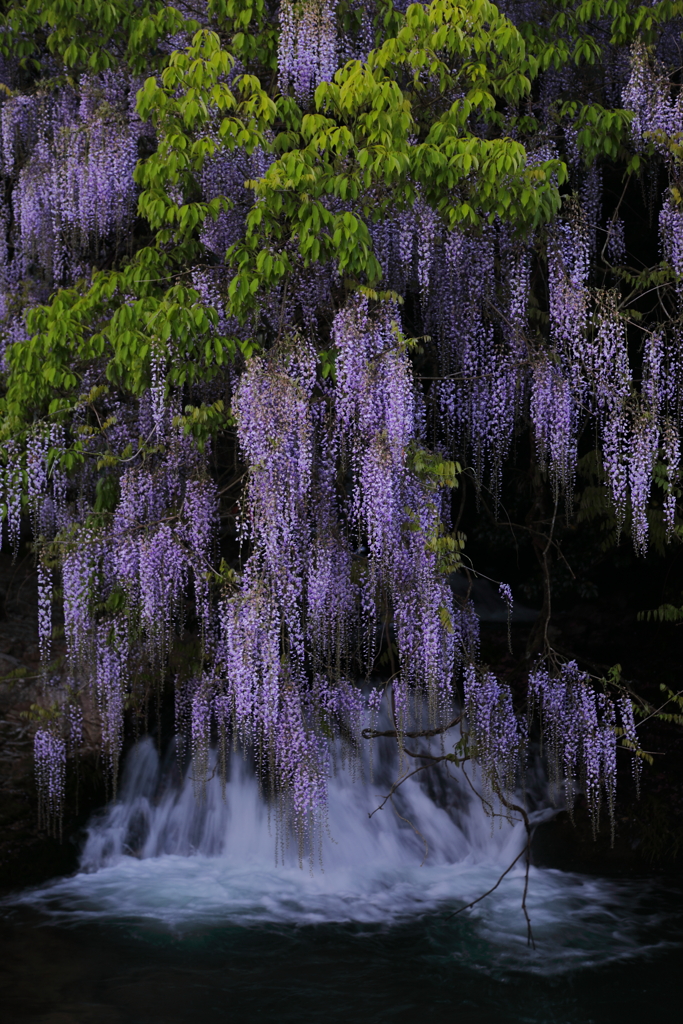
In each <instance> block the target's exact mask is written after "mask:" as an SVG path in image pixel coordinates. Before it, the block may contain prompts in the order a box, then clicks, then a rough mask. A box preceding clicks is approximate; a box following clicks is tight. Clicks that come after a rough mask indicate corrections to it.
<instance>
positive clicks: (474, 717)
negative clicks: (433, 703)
mask: <svg viewBox="0 0 683 1024" xmlns="http://www.w3.org/2000/svg"><path fill="white" fill-rule="evenodd" d="M463 683H464V690H465V711H466V714H467V720H468V723H469V729H470V736H471V747H472V751H473V755H474V757H475V759H476V762H477V764H478V765H479V766H480V767H481V770H482V775H483V779H484V785H485V787H486V789H487V791H488V792H493V793H494V794H496V795H498V796H504V795H505V794H506V793H509V792H510V791H511V790H512V789H514V787H515V785H516V783H517V780H518V776H519V771H520V769H521V768H522V767H523V761H522V755H523V752H524V749H525V746H526V730H525V726H524V723H523V722H522V721H521V720H520V719H519V718H518V717H517V715H516V714H515V711H514V708H513V705H512V694H511V693H510V688H509V687H508V686H505V685H503V684H501V683H499V682H498V680H497V679H496V677H495V676H494V675H493V674H492V673H491V672H488V671H486V670H480V669H477V668H476V667H475V666H474V665H468V666H467V668H466V669H465V673H464V679H463Z"/></svg>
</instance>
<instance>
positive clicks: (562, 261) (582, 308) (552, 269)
mask: <svg viewBox="0 0 683 1024" xmlns="http://www.w3.org/2000/svg"><path fill="white" fill-rule="evenodd" d="M589 257H590V244H589V238H588V232H587V230H586V226H585V224H584V223H583V222H582V220H581V219H580V218H579V217H575V218H574V219H573V221H571V222H559V223H557V224H555V225H554V226H553V229H552V231H551V233H550V235H549V238H548V301H549V313H550V335H551V340H552V341H553V343H554V344H555V346H556V347H557V350H558V351H559V352H560V353H561V354H562V355H563V356H564V358H565V360H567V362H568V363H570V364H573V363H576V362H578V363H580V362H581V358H582V352H583V347H584V344H585V338H586V331H587V327H588V315H589V294H588V287H587V283H588V273H589V267H590V259H589Z"/></svg>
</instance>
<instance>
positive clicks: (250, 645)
mask: <svg viewBox="0 0 683 1024" xmlns="http://www.w3.org/2000/svg"><path fill="white" fill-rule="evenodd" d="M1 8H2V20H1V21H0V51H1V52H2V58H1V63H0V86H1V92H0V120H1V125H0V127H1V133H0V135H1V138H0V173H1V174H2V180H3V191H2V193H0V337H1V352H2V354H1V357H2V397H1V398H0V445H1V448H0V452H1V458H2V468H1V473H0V478H1V484H2V503H3V504H2V509H3V515H4V535H5V542H6V543H8V544H9V545H10V546H12V547H14V548H15V549H16V547H17V545H18V544H19V543H20V541H21V538H22V530H23V529H24V525H23V524H27V525H26V529H28V524H29V523H30V529H31V532H32V537H33V543H34V547H35V552H36V557H37V566H38V589H39V593H38V601H39V629H40V650H41V656H42V659H43V663H44V667H45V678H46V686H48V682H47V681H48V680H50V679H52V678H54V676H55V673H57V677H58V680H59V682H58V685H55V686H53V687H52V689H51V690H50V691H49V693H50V694H51V698H50V700H51V702H52V703H51V704H50V707H49V708H48V709H47V711H46V712H45V714H44V715H43V718H42V720H41V723H40V728H39V729H38V732H37V734H36V766H37V772H38V780H39V783H40V786H41V791H42V799H43V805H44V810H45V813H46V815H47V818H48V820H56V818H57V817H58V815H59V808H60V802H61V799H62V793H63V786H64V778H65V770H66V767H65V766H66V759H67V754H68V752H69V750H70V749H71V748H72V747H77V746H78V743H79V737H80V731H81V728H82V712H81V705H82V702H83V700H84V699H85V698H86V697H87V695H90V697H91V698H92V699H94V701H95V703H96V706H97V708H98V711H99V718H100V723H101V743H102V749H103V751H104V753H105V756H106V760H107V763H108V765H109V768H110V770H111V774H112V778H113V779H114V780H115V778H116V773H117V769H118V760H119V755H120V751H121V747H122V743H123V737H124V722H125V719H126V715H128V714H136V713H144V714H146V710H145V709H146V708H147V707H148V706H153V705H154V701H155V694H156V693H158V691H159V689H160V687H161V685H162V683H163V682H164V680H166V681H167V682H168V681H169V680H173V681H174V685H175V690H176V696H175V707H176V724H177V729H178V732H179V735H180V737H181V738H182V742H184V743H185V744H186V745H187V744H189V749H190V750H191V751H192V753H193V755H194V759H195V772H201V770H202V766H204V770H206V766H207V764H208V760H207V759H208V754H207V751H208V748H209V744H210V743H211V742H212V741H214V740H216V739H217V740H218V742H219V743H221V744H223V745H225V744H226V743H228V742H230V740H231V739H234V740H237V739H239V741H240V742H242V743H244V744H246V745H247V746H249V747H250V748H252V749H253V751H254V757H255V760H256V765H257V770H258V771H259V772H260V773H261V775H262V778H263V779H264V781H266V782H267V785H268V787H270V791H271V794H272V796H273V798H274V799H276V800H277V801H279V806H280V807H281V808H282V809H283V813H285V814H287V815H291V816H292V817H293V819H294V821H295V824H296V826H297V828H298V830H299V834H300V835H304V836H305V835H307V834H308V833H309V831H310V829H311V828H313V827H314V824H315V822H316V821H317V820H319V818H320V814H321V813H323V812H324V805H325V799H326V778H327V776H328V772H329V765H330V744H331V743H332V742H333V741H334V739H335V737H342V738H343V739H344V740H345V741H346V742H347V743H348V744H350V745H351V747H353V746H354V745H357V744H358V743H360V742H361V738H360V737H361V731H362V730H363V728H365V729H366V730H367V728H368V726H367V724H366V723H367V722H368V721H369V722H370V723H374V722H375V721H376V716H377V715H378V713H379V710H380V705H381V704H382V703H383V702H386V704H387V706H389V708H390V713H391V715H392V716H393V726H394V729H393V733H394V735H396V737H397V738H398V739H399V741H401V740H402V737H404V736H405V733H406V732H408V731H409V730H413V732H415V730H418V731H419V730H420V729H421V728H423V724H422V723H423V718H424V716H426V717H428V718H429V727H430V728H431V729H437V730H438V729H439V728H445V726H446V724H447V723H449V722H450V721H451V720H452V718H453V705H454V703H456V704H459V705H460V706H462V707H463V709H464V711H465V713H466V716H467V723H468V725H467V731H466V732H465V734H464V739H463V740H462V741H461V744H460V746H459V748H458V751H459V753H458V754H457V755H456V754H454V755H452V758H456V759H457V757H460V756H463V757H465V756H472V757H475V758H476V759H477V761H478V762H479V764H480V766H481V768H482V771H483V773H484V777H485V779H486V780H487V785H488V787H489V791H490V792H492V793H493V794H495V795H497V796H498V797H504V794H505V793H506V792H509V791H510V789H512V788H514V786H515V785H516V782H517V779H518V776H519V772H520V771H521V770H522V769H523V766H524V760H525V754H524V750H525V743H526V739H527V732H528V718H527V716H526V715H522V714H521V710H522V709H520V707H518V706H517V702H516V701H515V702H513V699H512V695H511V693H510V690H509V688H508V687H507V686H506V685H504V684H502V683H500V682H499V681H498V680H497V679H496V678H495V676H494V675H493V674H492V673H491V672H490V671H489V670H488V669H487V668H486V667H485V666H483V665H481V664H480V658H479V647H478V630H477V620H476V615H475V614H474V611H473V607H472V605H471V603H470V602H467V601H459V600H456V598H455V597H454V591H453V588H452V586H451V580H452V574H453V573H455V572H458V571H459V570H461V568H462V565H463V559H466V558H467V553H466V546H465V538H464V537H463V536H462V535H461V534H460V533H459V532H458V529H457V525H458V523H457V521H456V517H455V513H454V508H455V504H454V493H455V491H456V490H457V488H458V486H459V483H460V481H461V478H462V477H463V474H465V475H466V476H467V477H468V479H470V480H472V481H474V484H475V486H476V487H477V488H482V487H486V488H488V489H489V490H490V491H491V492H492V493H493V494H494V496H495V495H496V494H498V493H499V491H500V487H501V482H502V480H503V479H504V474H505V471H506V466H508V465H509V463H510V460H511V459H512V458H513V456H514V452H515V447H516V446H517V445H518V444H519V443H521V442H520V439H521V438H524V437H528V438H529V447H530V451H531V453H532V458H533V459H534V460H535V462H536V465H537V467H538V470H539V472H540V473H541V475H542V478H543V480H544V481H545V485H546V486H547V488H548V491H549V494H550V495H551V500H552V501H553V502H554V508H555V511H556V513H557V514H559V515H562V514H566V515H567V516H571V515H572V495H573V490H574V483H575V477H576V472H577V463H578V460H579V459H580V458H581V457H582V453H584V452H585V451H586V450H593V451H594V452H595V451H597V465H598V467H599V470H598V474H599V481H598V483H599V487H598V491H599V500H600V502H602V504H603V506H604V508H605V509H607V510H609V514H610V516H611V517H612V522H613V527H614V529H615V530H616V531H620V530H622V529H627V530H628V532H629V533H630V535H631V537H632V540H633V543H634V545H635V547H636V550H637V551H639V552H645V551H646V549H647V547H648V543H650V542H651V540H652V538H653V537H654V539H655V540H656V541H657V543H664V542H665V541H666V540H667V539H671V538H673V537H675V536H676V535H677V533H678V532H680V526H679V519H678V511H677V502H678V499H679V497H680V494H681V491H680V462H681V457H680V427H681V411H682V400H683V358H682V348H681V346H682V345H683V333H682V331H681V314H682V310H683V307H682V305H681V303H682V300H683V288H682V285H681V282H682V281H683V199H682V195H681V155H682V154H683V149H681V139H682V138H683V92H681V90H680V86H679V85H678V80H677V79H676V78H675V75H674V73H673V72H674V70H675V68H677V67H679V66H680V63H681V29H682V27H683V18H682V16H683V5H682V4H681V3H680V2H679V0H677V2H674V0H663V2H661V3H654V4H648V5H644V6H641V5H639V4H638V3H635V2H632V0H582V2H576V0H502V2H501V3H500V4H499V5H497V6H496V5H494V4H493V3H491V2H489V0H434V2H432V3H431V4H411V5H406V4H405V3H402V2H399V0H396V2H393V3H392V0H370V2H368V3H361V2H359V0H282V2H281V3H276V2H275V0H207V2H205V0H188V2H187V3H178V4H177V5H176V6H173V7H171V6H168V5H167V4H165V3H160V2H157V0H145V2H138V0H135V2H134V0H110V2H106V3H105V2H101V0H22V2H11V0H10V2H4V3H3V4H2V5H1ZM606 178H609V180H610V181H611V182H614V181H615V180H616V181H617V182H618V183H619V188H618V189H617V191H616V193H615V194H616V198H615V197H614V195H615V194H613V193H614V189H611V190H607V189H604V188H603V182H604V180H606ZM639 189H642V195H644V196H645V197H646V202H647V203H649V206H650V209H651V211H652V214H651V218H652V222H653V224H654V225H655V227H654V230H655V231H656V232H658V241H657V242H656V243H655V246H653V252H652V259H651V260H650V264H651V265H646V264H645V263H643V262H638V261H639V260H640V259H641V257H642V252H640V251H638V250H639V246H640V240H639V238H638V237H637V234H636V232H635V231H634V233H633V237H629V231H630V230H631V225H630V222H628V219H627V218H626V217H625V213H624V210H625V205H624V202H625V199H624V197H626V196H627V195H628V196H631V195H641V192H640V191H639ZM619 196H621V198H619ZM640 201H641V202H642V200H640ZM657 244H658V246H659V250H658V251H657V250H656V245H657ZM655 493H656V495H657V496H658V510H657V511H656V512H653V505H652V498H653V495H654V494H655ZM558 504H559V506H560V512H559V513H558V512H557V510H558ZM563 509H564V512H563ZM475 568H476V566H475ZM501 593H502V595H503V597H504V599H505V600H506V602H507V603H508V605H511V601H512V598H511V594H510V591H509V588H507V587H505V586H503V587H502V588H501ZM62 622H63V631H64V638H65V640H64V645H62V644H61V641H59V640H58V636H59V630H58V628H57V627H58V626H59V625H60V623H62ZM546 636H547V631H546ZM188 637H190V638H193V639H192V642H189V641H188V639H187V638H188ZM188 652H189V653H188ZM536 653H537V654H538V655H539V656H541V660H539V661H538V662H536V663H535V664H534V666H533V667H532V669H531V671H530V679H529V697H528V705H529V708H536V709H538V710H539V711H540V714H541V717H542V719H543V722H544V727H545V730H546V734H547V737H548V750H549V755H550V760H551V765H552V766H553V767H552V771H553V772H554V776H553V777H554V778H555V780H556V782H557V783H558V784H560V783H563V784H564V785H565V788H566V791H567V794H568V796H569V797H570V798H571V794H572V793H573V792H574V791H575V789H576V788H577V787H583V789H584V791H585V792H586V795H587V798H588V802H589V805H590V807H591V809H592V812H593V814H594V816H595V817H596V818H597V812H598V808H599V805H600V801H601V798H606V799H607V802H608V805H609V806H610V807H611V806H612V803H613V798H614V786H615V773H616V753H615V751H616V748H617V745H620V746H625V747H626V748H627V749H629V750H631V751H636V752H637V750H638V740H637V734H636V727H635V722H634V713H633V706H632V703H631V701H630V699H629V698H628V696H627V695H625V694H624V693H621V694H618V693H616V692H614V693H610V692H608V691H607V690H605V689H603V690H601V689H600V688H599V687H597V688H596V687H595V686H594V685H593V683H592V682H591V680H590V679H589V678H588V676H587V675H586V674H585V673H583V672H582V671H580V670H579V668H578V667H577V666H576V665H575V664H574V663H569V664H564V665H562V664H561V663H559V662H558V661H557V659H553V658H552V657H546V660H544V656H550V655H551V654H552V652H551V651H550V650H549V648H548V647H547V646H545V647H543V646H541V647H539V649H538V650H537V651H536ZM369 684H371V686H370V693H369V696H368V685H369ZM48 703H49V702H48ZM373 727H374V726H373ZM370 732H372V727H371V728H370ZM635 763H636V765H637V764H638V763H639V762H638V761H637V759H636V761H635Z"/></svg>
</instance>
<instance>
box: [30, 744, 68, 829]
mask: <svg viewBox="0 0 683 1024" xmlns="http://www.w3.org/2000/svg"><path fill="white" fill-rule="evenodd" d="M33 758H34V764H35V773H36V786H37V788H38V798H39V804H38V806H39V813H40V821H41V824H43V825H44V826H45V827H46V828H47V830H48V832H51V833H52V834H53V835H56V834H60V833H61V820H62V808H63V806H64V788H65V785H66V742H65V740H64V739H63V738H62V737H61V736H60V735H59V734H58V732H57V731H56V730H55V728H54V727H52V728H51V727H45V728H39V729H37V730H36V733H35V736H34V737H33Z"/></svg>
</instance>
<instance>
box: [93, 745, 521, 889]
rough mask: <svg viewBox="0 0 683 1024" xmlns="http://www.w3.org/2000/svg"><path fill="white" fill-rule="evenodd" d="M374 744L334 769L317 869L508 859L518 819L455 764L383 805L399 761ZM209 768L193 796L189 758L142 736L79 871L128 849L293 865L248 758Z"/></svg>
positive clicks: (425, 775)
mask: <svg viewBox="0 0 683 1024" xmlns="http://www.w3.org/2000/svg"><path fill="white" fill-rule="evenodd" d="M380 743H381V744H382V746H381V747H380V750H379V751H378V753H379V757H376V759H375V764H374V765H373V769H374V770H373V771H372V775H371V770H370V765H369V764H368V763H367V762H366V763H365V764H364V765H363V771H362V773H360V772H356V773H354V774H352V773H350V772H349V771H345V770H339V771H338V772H337V773H336V774H335V775H333V777H332V778H331V780H330V787H329V814H328V821H327V827H326V829H325V834H324V836H323V839H322V842H321V844H320V849H319V850H318V849H314V850H311V851H309V852H310V854H312V857H313V862H314V870H319V869H322V871H324V872H330V871H332V872H335V871H340V870H344V871H354V870H366V869H368V868H369V867H371V866H372V865H379V864H381V865H383V868H384V870H389V869H394V870H400V869H403V868H410V867H419V866H420V865H429V867H435V866H443V865H455V864H468V865H473V864H489V865H492V866H493V865H505V866H506V865H507V864H508V863H509V862H510V861H511V860H512V859H513V858H514V856H515V855H516V853H518V852H519V850H520V849H521V847H522V845H523V843H524V842H525V839H526V836H525V833H524V829H523V826H522V825H521V823H519V822H518V823H517V824H516V825H515V824H512V823H510V822H509V821H507V820H506V819H505V818H494V819H492V818H491V817H489V816H488V815H487V814H486V812H485V810H484V808H483V806H482V802H481V801H480V800H479V799H478V798H477V797H476V796H475V795H474V793H473V792H472V791H471V789H470V786H469V784H468V782H467V780H466V778H465V775H464V773H463V772H462V771H460V770H457V771H455V772H452V773H451V774H446V773H445V772H444V771H443V770H441V769H440V768H438V769H437V768H435V769H428V770H426V771H424V772H421V773H419V775H418V776H412V777H411V778H408V779H406V781H405V782H403V784H402V785H401V786H400V787H399V789H398V790H397V792H396V793H395V794H394V796H393V797H392V799H391V800H389V801H387V803H386V804H385V806H384V807H383V808H382V809H381V810H380V809H379V805H380V804H381V803H382V801H383V799H384V797H385V796H386V794H387V793H388V792H389V790H390V789H391V787H392V783H393V782H394V781H395V780H396V778H397V769H398V766H397V763H396V761H397V758H396V748H395V744H392V743H391V741H386V740H385V741H380ZM212 774H213V777H212V778H210V779H209V781H208V783H207V785H206V789H205V792H204V794H203V795H199V796H198V795H197V792H196V789H197V787H196V782H195V780H194V779H193V777H192V766H190V768H189V770H188V771H187V773H186V774H185V776H184V778H182V779H180V778H179V772H178V768H177V765H176V762H175V760H174V758H173V754H172V751H171V752H169V754H168V755H167V757H166V759H165V761H164V763H162V762H161V760H160V758H159V755H158V753H157V751H156V748H155V746H154V744H153V742H152V740H151V739H150V738H149V737H148V738H146V739H144V740H142V741H141V742H140V743H138V744H137V746H136V747H135V748H134V749H133V750H132V751H131V753H130V755H129V757H128V760H127V763H126V766H125V770H124V773H123V778H122V784H121V789H120V796H119V799H118V800H117V801H116V802H115V803H113V804H111V805H110V806H109V807H108V808H107V809H106V811H105V812H104V814H103V815H102V816H100V817H98V818H97V819H96V820H95V821H93V822H92V823H91V825H90V828H89V829H88V838H87V842H86V844H85V848H84V851H83V855H82V858H81V866H82V868H83V870H85V871H95V870H97V869H99V868H103V867H107V866H111V865H114V864H116V863H118V862H119V861H120V859H121V858H122V857H126V856H133V857H136V858H139V859H143V860H144V859H148V858H154V857H163V856H180V857H188V856H196V855H199V856H203V857H207V858H222V859H223V860H224V861H226V862H228V863H232V864H235V865H240V864H245V863H248V864H250V865H251V866H252V867H253V866H256V865H258V866H260V867H262V868H264V869H265V868H275V866H276V861H280V862H281V863H282V862H283V863H284V866H285V867H290V868H295V867H298V862H299V855H298V849H297V842H296V840H295V839H294V838H293V837H291V836H289V835H288V834H287V832H286V829H285V830H284V831H285V834H284V835H280V836H276V821H275V816H274V814H273V813H271V812H270V809H269V806H268V803H267V801H266V800H265V799H264V798H263V796H262V795H261V794H260V793H259V787H258V784H257V781H256V778H255V775H254V772H253V770H252V769H251V766H250V764H249V763H248V761H247V760H246V759H245V758H244V757H243V756H242V755H241V754H240V753H234V754H233V755H232V759H231V761H230V765H229V771H228V773H227V779H226V782H225V787H223V786H222V785H221V780H220V778H219V775H218V772H217V770H216V769H215V766H214V767H213V773H212ZM470 774H471V773H470ZM354 775H355V777H354ZM223 788H224V792H223ZM373 812H374V813H373ZM370 815H372V816H370ZM492 826H493V827H492ZM318 861H319V862H320V863H316V862H318Z"/></svg>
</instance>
